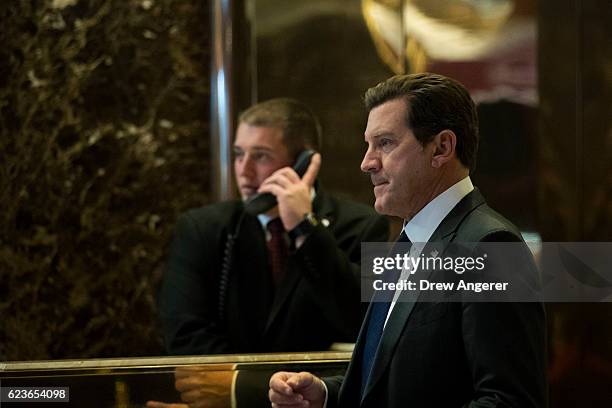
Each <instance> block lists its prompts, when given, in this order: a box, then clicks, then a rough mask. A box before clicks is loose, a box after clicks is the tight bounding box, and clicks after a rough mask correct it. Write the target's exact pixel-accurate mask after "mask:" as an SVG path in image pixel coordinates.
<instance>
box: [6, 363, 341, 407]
mask: <svg viewBox="0 0 612 408" xmlns="http://www.w3.org/2000/svg"><path fill="white" fill-rule="evenodd" d="M349 359H350V353H346V352H328V353H292V354H260V355H227V356H208V357H174V358H134V359H106V360H64V361H61V360H60V361H54V362H44V361H41V362H22V363H6V364H3V365H1V366H0V368H1V369H0V382H1V384H2V387H4V388H7V387H69V394H70V403H63V405H62V406H71V407H94V408H96V407H105V408H108V407H117V408H123V407H125V408H127V407H143V406H145V404H147V403H148V404H149V405H148V406H149V407H155V406H160V407H161V406H164V405H163V403H181V402H183V401H185V402H189V403H191V404H193V405H192V406H211V407H229V406H231V402H232V399H233V400H234V402H237V403H238V405H239V406H243V407H257V406H269V402H268V400H267V383H268V380H269V377H270V375H272V373H274V372H276V371H281V370H285V371H302V370H307V371H312V372H315V373H318V374H320V375H337V374H340V373H343V372H344V370H345V369H346V365H347V362H348V360H349ZM56 404H59V403H56ZM2 406H3V407H10V406H15V407H19V406H23V403H8V402H3V403H2ZM36 406H57V405H53V404H52V403H44V402H37V403H36ZM168 407H172V406H168ZM173 408H175V407H173Z"/></svg>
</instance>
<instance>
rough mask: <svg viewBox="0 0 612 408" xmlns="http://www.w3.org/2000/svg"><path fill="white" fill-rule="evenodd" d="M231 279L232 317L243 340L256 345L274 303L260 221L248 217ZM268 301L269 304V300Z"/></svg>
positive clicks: (243, 227) (239, 240)
mask: <svg viewBox="0 0 612 408" xmlns="http://www.w3.org/2000/svg"><path fill="white" fill-rule="evenodd" d="M233 258H234V265H233V267H232V274H231V276H230V284H229V290H230V293H229V294H230V299H229V300H230V303H229V304H230V310H229V313H230V316H239V318H238V319H234V318H232V317H230V321H232V322H233V323H234V324H233V325H234V326H236V327H235V329H236V330H237V331H238V332H239V333H241V337H242V338H244V339H247V338H248V339H249V344H251V346H253V344H256V343H257V341H259V340H258V339H259V338H260V335H261V333H262V332H263V330H264V324H263V323H265V321H266V317H267V316H268V313H269V310H270V303H271V298H272V294H271V290H272V279H271V276H270V274H269V273H268V266H267V265H268V263H267V257H266V243H265V235H264V232H263V230H262V228H261V224H260V223H259V220H257V218H255V217H247V218H245V219H244V223H243V225H242V227H241V231H240V235H239V237H238V240H237V243H236V248H235V249H234V257H233ZM268 300H269V301H268Z"/></svg>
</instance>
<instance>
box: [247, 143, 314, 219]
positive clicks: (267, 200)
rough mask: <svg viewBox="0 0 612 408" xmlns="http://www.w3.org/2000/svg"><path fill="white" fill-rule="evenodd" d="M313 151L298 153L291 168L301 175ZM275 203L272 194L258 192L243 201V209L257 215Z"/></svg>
mask: <svg viewBox="0 0 612 408" xmlns="http://www.w3.org/2000/svg"><path fill="white" fill-rule="evenodd" d="M315 153H316V152H315V151H314V150H311V149H307V150H304V151H303V152H302V153H300V155H299V156H298V158H297V159H296V160H295V164H294V165H293V170H295V172H296V173H297V174H298V176H300V177H302V176H303V175H304V173H306V170H308V166H309V165H310V160H311V159H312V156H314V154H315ZM276 204H277V201H276V197H275V196H274V194H271V193H260V194H256V195H254V196H253V197H251V198H249V199H248V200H246V202H245V203H244V210H245V211H246V212H247V213H249V214H251V215H257V214H261V213H263V212H266V211H268V210H270V209H271V208H274V206H276Z"/></svg>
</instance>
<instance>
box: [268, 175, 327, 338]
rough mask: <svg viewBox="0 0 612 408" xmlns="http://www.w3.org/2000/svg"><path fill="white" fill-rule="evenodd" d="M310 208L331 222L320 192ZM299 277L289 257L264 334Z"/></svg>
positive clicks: (294, 264)
mask: <svg viewBox="0 0 612 408" xmlns="http://www.w3.org/2000/svg"><path fill="white" fill-rule="evenodd" d="M317 188H318V185H317ZM312 208H313V212H314V213H315V214H317V216H318V217H319V218H320V219H323V218H325V219H327V220H328V221H330V222H333V218H332V217H331V215H332V213H333V208H332V207H331V205H330V201H329V200H327V199H326V195H325V193H323V192H321V191H320V190H317V195H316V196H315V199H314V201H313V203H312ZM301 276H302V274H301V265H298V264H297V263H296V262H295V259H294V258H293V257H291V256H290V257H289V260H288V264H287V272H286V275H285V277H284V278H283V280H282V282H281V283H280V285H279V286H278V288H277V291H276V294H275V296H274V301H273V302H272V308H271V310H270V314H269V315H268V319H267V322H266V326H265V330H264V334H265V333H267V332H268V330H269V329H270V327H271V326H272V323H273V322H274V320H275V319H276V318H277V317H278V315H279V312H280V310H281V309H282V307H283V306H284V305H285V303H287V301H288V300H289V298H290V295H291V294H292V293H293V291H294V290H295V287H296V286H297V284H298V282H299V281H300V279H301Z"/></svg>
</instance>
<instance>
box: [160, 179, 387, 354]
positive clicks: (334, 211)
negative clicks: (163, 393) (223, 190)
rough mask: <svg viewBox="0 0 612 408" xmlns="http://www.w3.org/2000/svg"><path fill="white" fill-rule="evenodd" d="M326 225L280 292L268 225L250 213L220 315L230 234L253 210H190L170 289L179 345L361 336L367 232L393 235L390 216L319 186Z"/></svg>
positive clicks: (179, 350)
mask: <svg viewBox="0 0 612 408" xmlns="http://www.w3.org/2000/svg"><path fill="white" fill-rule="evenodd" d="M313 210H314V212H315V213H316V214H317V215H318V216H319V217H320V218H321V219H327V220H328V221H329V226H328V227H325V226H323V225H319V226H318V227H316V229H315V231H314V232H313V233H312V234H311V235H310V236H309V237H308V239H307V240H306V241H305V242H304V244H303V245H302V246H301V247H300V249H299V250H298V251H296V252H295V253H293V254H292V255H291V256H290V259H289V265H288V271H287V275H286V276H285V279H284V280H283V281H282V283H281V285H280V286H279V288H277V290H276V291H274V290H273V286H272V282H271V276H270V271H269V267H268V253H267V248H266V242H265V233H264V231H263V228H262V226H261V224H260V222H259V220H258V219H257V218H256V217H254V216H248V215H247V216H245V218H244V220H243V222H242V225H241V228H240V232H239V234H238V238H237V240H236V243H235V245H234V251H233V257H232V258H233V259H232V263H231V267H230V268H229V276H228V279H229V280H228V283H227V284H228V288H227V297H226V299H225V300H224V301H223V303H224V305H225V307H224V313H223V317H222V318H218V316H217V315H218V310H219V303H220V300H219V286H220V284H222V283H221V282H220V277H219V275H220V271H221V269H222V262H223V254H224V250H225V246H226V242H227V237H228V234H229V233H234V232H235V229H236V224H237V223H238V220H239V218H240V216H241V215H242V214H243V213H244V211H243V204H242V202H240V201H232V202H224V203H219V204H213V205H210V206H207V207H204V208H200V209H195V210H191V211H188V212H187V213H185V214H183V215H182V216H181V217H180V219H179V221H178V224H177V227H176V232H175V237H174V241H173V243H172V246H171V249H170V256H169V261H168V265H167V270H166V273H165V276H164V280H163V284H162V289H161V293H160V314H161V320H162V324H163V331H164V339H165V344H166V348H167V350H168V352H169V353H170V354H183V355H184V354H219V353H256V352H276V351H314V350H325V349H328V348H329V346H330V345H331V343H332V342H338V341H343V342H354V341H355V339H356V337H357V333H358V331H359V327H360V325H361V319H362V316H363V312H365V307H363V306H362V305H361V304H360V288H359V276H360V270H359V262H360V250H361V246H360V244H361V242H362V241H386V240H387V239H388V235H389V232H388V221H387V220H386V219H385V218H383V217H381V216H379V215H377V214H376V213H375V212H374V211H373V210H372V209H371V208H369V207H367V206H365V205H362V204H357V203H353V202H349V201H343V200H339V199H336V198H334V197H331V196H329V195H327V194H326V193H325V192H323V191H318V192H317V196H316V197H315V200H314V202H313Z"/></svg>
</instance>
